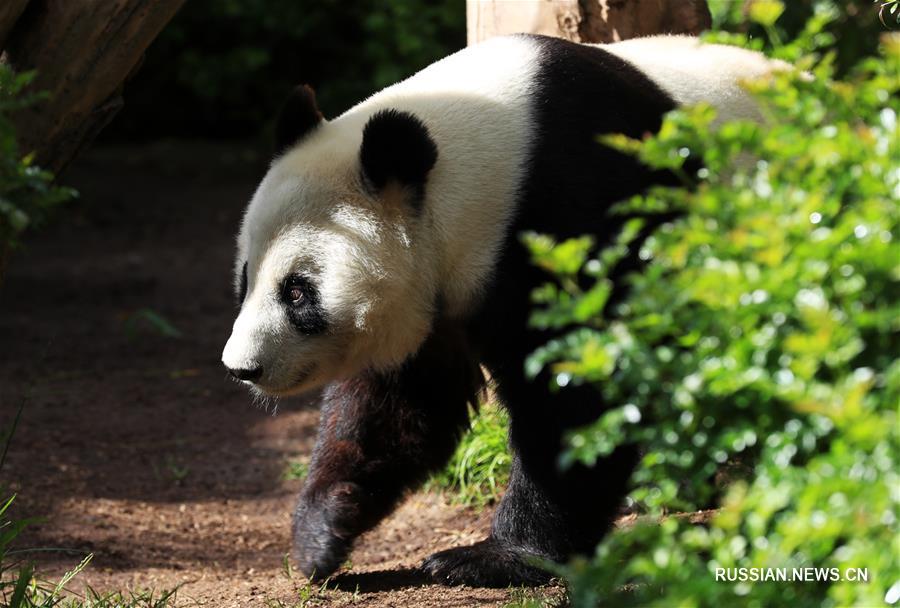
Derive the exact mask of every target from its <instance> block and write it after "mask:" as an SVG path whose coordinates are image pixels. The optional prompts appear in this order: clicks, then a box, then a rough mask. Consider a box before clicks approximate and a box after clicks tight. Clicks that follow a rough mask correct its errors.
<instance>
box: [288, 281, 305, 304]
mask: <svg viewBox="0 0 900 608" xmlns="http://www.w3.org/2000/svg"><path fill="white" fill-rule="evenodd" d="M289 297H290V300H291V304H299V303H300V300H302V299H303V288H302V287H300V286H299V285H294V286H293V287H291V291H290V294H289Z"/></svg>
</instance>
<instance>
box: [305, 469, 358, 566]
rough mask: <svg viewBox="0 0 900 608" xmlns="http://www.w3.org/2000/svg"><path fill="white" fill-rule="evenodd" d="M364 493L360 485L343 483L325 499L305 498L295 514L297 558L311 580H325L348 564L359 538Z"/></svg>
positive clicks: (324, 497)
mask: <svg viewBox="0 0 900 608" xmlns="http://www.w3.org/2000/svg"><path fill="white" fill-rule="evenodd" d="M360 492H361V490H360V488H359V486H357V485H356V484H353V483H349V482H343V483H336V484H334V485H332V486H331V487H330V488H329V489H328V491H327V492H326V493H325V494H324V495H323V496H317V497H312V498H310V497H304V498H301V500H300V503H299V504H298V505H297V510H296V511H295V512H294V526H293V536H294V541H293V555H294V559H295V560H296V561H297V565H298V567H299V568H300V571H301V572H303V574H305V575H306V576H307V577H309V578H310V579H312V580H322V579H325V578H327V577H329V576H331V575H332V574H334V572H335V571H336V570H337V569H338V568H340V566H341V564H343V563H344V562H345V561H346V559H347V556H348V555H349V553H350V549H351V548H352V546H353V539H354V538H355V537H356V532H355V530H354V528H355V522H356V521H357V520H358V519H359V502H360V501H359V494H360Z"/></svg>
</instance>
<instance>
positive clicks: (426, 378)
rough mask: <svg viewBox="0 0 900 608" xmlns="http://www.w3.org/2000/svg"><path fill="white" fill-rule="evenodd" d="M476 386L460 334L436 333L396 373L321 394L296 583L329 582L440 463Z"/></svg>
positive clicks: (296, 548) (371, 375)
mask: <svg viewBox="0 0 900 608" xmlns="http://www.w3.org/2000/svg"><path fill="white" fill-rule="evenodd" d="M481 382H482V379H481V373H480V370H479V368H478V365H477V363H475V362H474V360H473V359H472V357H471V356H470V354H469V352H468V349H467V345H466V342H465V338H464V334H463V333H462V332H461V331H458V329H457V328H454V327H447V326H442V327H438V328H436V329H435V331H434V332H433V333H432V335H431V336H430V337H429V338H428V339H427V340H426V342H425V344H424V345H423V346H422V348H421V349H420V350H419V352H418V353H417V354H416V355H415V356H414V357H412V358H411V359H410V360H408V361H407V362H406V363H405V364H404V365H403V366H401V367H400V368H398V369H396V370H392V371H390V372H375V371H367V372H364V373H362V374H360V375H358V376H357V377H354V378H351V379H349V380H346V381H343V382H339V383H336V384H333V385H331V386H329V387H328V388H327V389H326V390H325V393H324V395H323V404H322V414H321V421H320V424H319V435H318V438H317V442H316V446H315V448H314V450H313V455H312V461H311V463H310V469H309V474H308V477H307V479H306V482H305V484H304V487H303V491H302V493H301V496H300V501H299V504H298V505H297V509H296V511H295V513H294V522H293V554H294V557H295V559H296V560H297V562H298V564H299V567H300V569H301V570H302V571H303V572H304V573H305V574H306V575H308V576H310V577H312V578H320V579H321V578H324V577H327V576H329V575H330V574H332V573H333V572H334V571H335V570H337V568H339V567H340V565H341V564H342V563H343V562H344V561H345V559H346V558H347V555H348V554H349V551H350V549H351V547H352V544H353V541H354V539H355V538H356V537H357V536H359V535H360V534H361V533H363V532H365V531H366V530H369V529H370V528H372V527H374V526H375V525H376V524H377V523H378V522H379V521H380V520H381V519H383V518H384V517H385V516H386V515H388V514H389V513H390V512H391V511H392V510H393V509H394V507H395V506H396V504H397V502H398V501H399V499H400V498H401V496H402V495H403V494H404V492H405V491H407V490H409V489H411V488H414V487H416V486H417V485H418V484H420V483H421V482H423V481H424V480H425V479H426V478H427V477H428V475H429V474H430V473H432V472H433V471H435V470H438V469H439V468H440V467H442V466H443V465H444V464H445V463H446V461H447V460H448V459H449V457H450V456H451V455H452V453H453V450H454V449H455V447H456V445H457V443H458V442H459V438H460V436H461V435H462V433H463V431H464V430H465V429H466V428H467V426H468V411H467V404H468V403H473V402H474V399H475V395H476V393H477V391H478V390H479V388H480V386H481Z"/></svg>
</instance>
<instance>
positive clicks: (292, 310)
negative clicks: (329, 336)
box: [281, 274, 328, 335]
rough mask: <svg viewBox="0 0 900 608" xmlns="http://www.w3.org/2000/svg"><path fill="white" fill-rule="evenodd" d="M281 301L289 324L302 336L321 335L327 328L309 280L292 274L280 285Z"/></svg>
mask: <svg viewBox="0 0 900 608" xmlns="http://www.w3.org/2000/svg"><path fill="white" fill-rule="evenodd" d="M281 301H282V302H283V303H284V304H285V309H286V311H287V316H288V319H289V320H290V322H291V323H292V324H293V325H294V327H296V328H297V330H298V331H299V332H300V333H302V334H307V335H313V334H318V333H322V332H323V331H325V328H326V327H327V326H328V324H327V322H326V320H325V311H324V310H323V309H322V306H321V304H320V302H319V292H318V291H317V290H316V287H315V285H314V284H313V283H312V281H310V280H309V278H307V277H305V276H303V275H301V274H292V275H290V276H288V277H287V278H285V279H284V281H283V282H282V283H281Z"/></svg>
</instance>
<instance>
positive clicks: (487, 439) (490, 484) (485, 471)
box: [428, 403, 512, 507]
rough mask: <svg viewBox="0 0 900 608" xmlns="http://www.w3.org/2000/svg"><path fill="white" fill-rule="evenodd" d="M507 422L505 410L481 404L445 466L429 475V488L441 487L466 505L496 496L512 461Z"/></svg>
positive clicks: (486, 501)
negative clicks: (508, 445)
mask: <svg viewBox="0 0 900 608" xmlns="http://www.w3.org/2000/svg"><path fill="white" fill-rule="evenodd" d="M508 423H509V416H508V415H507V413H506V410H504V409H502V408H501V407H499V406H498V405H495V404H492V403H486V404H483V405H482V406H481V407H480V408H479V411H478V413H477V414H476V415H474V416H473V417H472V427H471V429H470V430H469V431H468V432H467V433H466V434H465V436H463V438H462V441H461V442H460V444H459V447H457V449H456V452H455V453H454V454H453V457H452V458H451V459H450V462H449V463H448V465H447V467H446V468H445V469H444V470H443V471H441V472H440V473H438V474H437V475H435V476H434V477H432V479H431V480H430V481H429V482H428V488H429V489H434V490H441V491H444V492H445V493H446V495H447V496H448V497H449V498H450V499H451V501H452V502H454V503H458V504H463V505H467V506H474V507H484V506H486V505H489V504H493V503H495V502H496V501H497V500H499V499H500V496H501V495H502V494H503V490H504V489H505V488H506V484H507V482H508V481H509V469H510V465H511V464H512V457H511V455H510V452H509V448H508V447H507V426H508Z"/></svg>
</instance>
